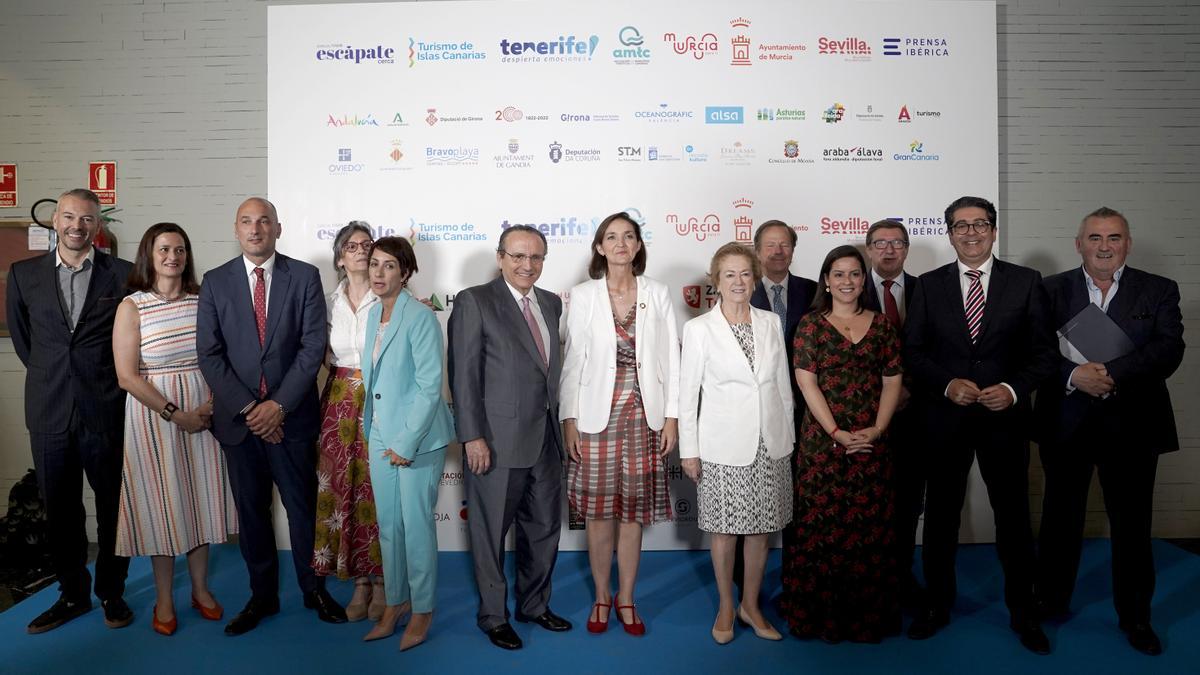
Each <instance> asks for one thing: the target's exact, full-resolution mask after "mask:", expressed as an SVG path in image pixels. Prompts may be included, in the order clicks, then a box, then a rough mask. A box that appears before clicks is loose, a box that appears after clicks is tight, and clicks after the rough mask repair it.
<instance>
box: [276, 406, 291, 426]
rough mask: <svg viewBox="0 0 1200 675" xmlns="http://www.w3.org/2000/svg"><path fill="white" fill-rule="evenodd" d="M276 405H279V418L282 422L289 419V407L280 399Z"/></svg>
mask: <svg viewBox="0 0 1200 675" xmlns="http://www.w3.org/2000/svg"><path fill="white" fill-rule="evenodd" d="M275 405H277V406H279V420H280V421H281V422H282V421H283V420H285V419H287V412H288V411H287V408H285V407H283V404H282V403H280V402H279V401H276V402H275Z"/></svg>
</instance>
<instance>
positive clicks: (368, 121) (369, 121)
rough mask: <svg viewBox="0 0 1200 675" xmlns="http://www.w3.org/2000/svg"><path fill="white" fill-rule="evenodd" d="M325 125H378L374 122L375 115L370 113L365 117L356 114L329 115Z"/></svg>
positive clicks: (336, 126)
mask: <svg viewBox="0 0 1200 675" xmlns="http://www.w3.org/2000/svg"><path fill="white" fill-rule="evenodd" d="M325 126H327V127H335V128H340V127H377V126H379V122H376V121H375V117H374V116H372V115H367V116H366V117H359V116H358V115H353V116H351V115H342V116H341V117H334V116H333V115H329V117H328V119H327V120H326V122H325Z"/></svg>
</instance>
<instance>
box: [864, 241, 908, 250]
mask: <svg viewBox="0 0 1200 675" xmlns="http://www.w3.org/2000/svg"><path fill="white" fill-rule="evenodd" d="M889 246H891V247H892V248H894V249H896V250H898V251H899V250H903V249H906V248H908V242H907V241H904V240H903V239H876V240H875V241H873V242H871V248H873V249H875V250H877V251H882V250H883V249H885V248H887V247H889Z"/></svg>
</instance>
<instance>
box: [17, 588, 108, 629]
mask: <svg viewBox="0 0 1200 675" xmlns="http://www.w3.org/2000/svg"><path fill="white" fill-rule="evenodd" d="M90 611H92V601H91V600H90V599H88V600H80V601H78V602H71V601H70V600H67V599H66V598H65V597H60V598H59V599H58V601H57V602H55V603H54V604H53V605H50V609H48V610H46V611H44V612H42V613H41V614H38V615H37V618H36V619H34V620H33V621H30V622H29V628H28V629H27V630H28V631H29V634H30V635H37V634H38V633H45V632H46V631H48V630H54V629H55V628H58V627H59V626H61V625H63V624H64V623H66V622H68V621H70V620H71V619H74V618H75V617H78V616H83V615H84V614H87V613H88V612H90Z"/></svg>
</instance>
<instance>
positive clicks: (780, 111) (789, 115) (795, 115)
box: [758, 108, 805, 122]
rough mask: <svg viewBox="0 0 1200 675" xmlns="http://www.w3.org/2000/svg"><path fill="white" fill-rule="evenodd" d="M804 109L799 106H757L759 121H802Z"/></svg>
mask: <svg viewBox="0 0 1200 675" xmlns="http://www.w3.org/2000/svg"><path fill="white" fill-rule="evenodd" d="M804 115H805V113H804V111H803V110H801V109H799V108H759V109H758V121H759V122H803V121H804Z"/></svg>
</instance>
